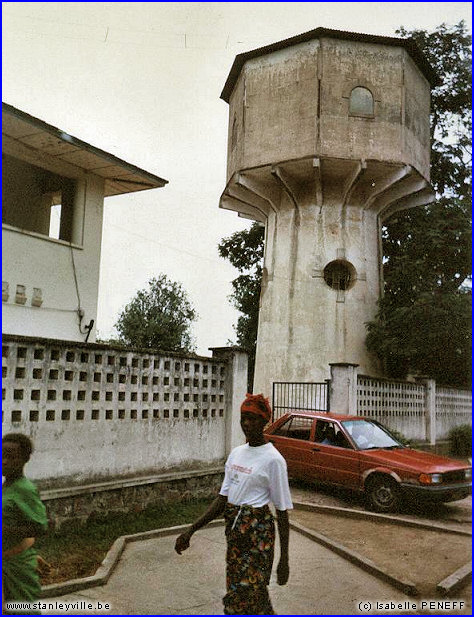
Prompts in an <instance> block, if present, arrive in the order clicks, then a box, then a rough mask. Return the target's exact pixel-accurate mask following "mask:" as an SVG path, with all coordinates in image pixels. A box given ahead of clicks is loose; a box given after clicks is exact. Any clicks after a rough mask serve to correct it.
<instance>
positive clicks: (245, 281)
mask: <svg viewBox="0 0 474 617" xmlns="http://www.w3.org/2000/svg"><path fill="white" fill-rule="evenodd" d="M263 239H264V228H263V227H262V226H261V225H258V224H257V223H253V225H252V226H251V227H250V229H245V230H243V231H238V232H236V233H234V234H232V236H230V237H228V238H223V239H222V240H221V242H220V243H219V245H218V251H219V255H220V256H221V257H223V258H224V259H228V260H229V261H230V263H231V264H232V265H233V266H234V267H235V268H237V270H238V271H239V272H240V273H241V274H240V276H238V277H237V278H236V279H234V280H233V281H232V287H233V288H234V291H233V292H232V295H231V296H230V300H231V302H232V304H233V305H234V306H235V308H236V309H237V310H239V311H240V312H241V313H242V315H240V316H239V318H238V321H237V324H236V325H235V326H234V327H235V331H236V334H237V344H238V345H240V347H243V348H244V349H245V350H246V351H247V352H248V354H249V373H248V391H249V392H252V387H253V373H254V368H255V350H256V346H257V331H258V309H259V301H260V287H261V281H262V262H263Z"/></svg>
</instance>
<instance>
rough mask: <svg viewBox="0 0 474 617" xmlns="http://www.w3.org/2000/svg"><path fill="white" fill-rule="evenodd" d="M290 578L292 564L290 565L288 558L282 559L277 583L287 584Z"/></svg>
mask: <svg viewBox="0 0 474 617" xmlns="http://www.w3.org/2000/svg"><path fill="white" fill-rule="evenodd" d="M289 578H290V566H289V565H288V559H280V562H279V564H278V567H277V583H278V584H279V585H286V583H287V582H288V579H289Z"/></svg>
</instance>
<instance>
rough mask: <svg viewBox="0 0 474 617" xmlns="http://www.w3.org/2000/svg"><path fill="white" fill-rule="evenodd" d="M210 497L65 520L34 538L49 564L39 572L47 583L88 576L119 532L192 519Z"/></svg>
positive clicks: (159, 526) (177, 523) (43, 581)
mask: <svg viewBox="0 0 474 617" xmlns="http://www.w3.org/2000/svg"><path fill="white" fill-rule="evenodd" d="M211 501H212V499H199V500H193V501H188V502H184V503H175V504H166V505H159V506H149V507H147V508H145V509H143V510H142V511H140V512H116V513H113V514H107V515H105V516H95V517H94V518H93V519H89V521H88V522H87V523H86V524H85V525H84V524H79V523H69V524H67V525H64V526H63V527H62V528H61V529H60V530H58V531H53V532H51V533H49V534H48V535H47V536H44V537H42V538H38V539H37V541H36V544H35V546H36V548H37V550H38V552H39V554H40V556H41V557H42V558H43V559H44V560H45V561H46V562H47V563H48V564H50V566H51V570H50V571H49V572H44V573H42V574H41V583H42V584H43V585H49V584H51V583H59V582H62V581H67V580H69V579H72V578H82V577H84V576H91V575H92V574H94V572H95V571H96V570H97V568H98V567H99V565H100V564H101V562H102V560H103V559H104V557H105V555H106V554H107V551H108V550H109V549H110V547H111V546H112V544H113V543H114V541H115V540H116V539H117V538H118V537H119V536H124V535H129V534H133V533H139V532H140V531H149V530H151V529H159V528H161V527H172V526H174V525H184V524H186V523H192V522H193V521H194V520H195V519H196V518H198V516H200V515H201V514H202V513H203V512H204V510H205V509H206V508H207V506H208V505H209V504H210V503H211Z"/></svg>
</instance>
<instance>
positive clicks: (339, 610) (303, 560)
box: [42, 527, 415, 615]
mask: <svg viewBox="0 0 474 617" xmlns="http://www.w3.org/2000/svg"><path fill="white" fill-rule="evenodd" d="M173 546H174V536H169V537H163V538H155V539H152V540H145V541H139V542H134V543H131V544H128V545H127V547H126V549H125V551H124V553H123V555H122V558H121V560H120V563H119V564H118V566H117V567H116V569H115V571H114V573H113V574H112V576H111V577H110V579H109V582H108V583H107V584H106V585H104V586H103V587H94V588H91V589H86V590H84V591H82V592H78V593H76V594H70V595H68V596H62V597H58V598H48V599H45V600H43V601H42V602H45V603H60V602H61V603H65V602H69V603H75V602H81V603H82V604H80V605H79V610H76V611H73V610H68V611H67V612H66V611H65V610H48V609H45V610H43V611H42V612H43V614H44V615H61V614H107V613H108V614H113V615H151V614H155V615H221V614H222V604H221V598H222V596H223V594H224V589H225V578H224V571H225V560H224V557H225V539H224V529H223V527H216V528H208V529H203V530H201V531H199V532H197V534H196V535H195V536H194V537H193V541H192V545H191V548H190V549H189V550H188V551H186V552H185V553H183V554H182V555H181V556H179V555H177V554H176V553H175V552H174V549H173ZM290 564H291V567H292V570H291V575H290V581H289V583H288V585H286V586H284V587H279V586H278V585H277V584H276V582H275V581H274V580H273V579H272V582H271V585H270V593H271V596H272V599H273V603H274V608H275V611H276V612H277V613H278V614H281V615H292V614H293V615H294V614H299V615H315V614H321V615H334V614H349V615H351V614H354V615H358V614H370V613H372V614H378V613H379V611H378V610H376V609H375V602H376V601H379V602H402V603H404V602H414V601H415V600H414V599H413V598H410V597H409V596H406V595H405V594H403V593H402V592H401V591H398V590H396V589H394V588H393V587H391V586H390V585H388V584H386V583H384V582H382V581H380V580H378V579H376V578H374V577H373V576H371V575H370V574H367V573H366V572H364V571H363V570H361V569H360V568H358V567H356V566H354V565H352V564H350V563H349V562H348V561H346V560H345V559H343V558H342V557H339V556H337V555H336V554H335V553H333V552H332V551H330V550H328V549H326V548H324V547H322V546H320V545H318V544H316V543H314V542H313V541H311V540H310V539H308V538H305V537H304V536H303V535H301V534H300V533H298V532H295V531H293V532H292V534H291V546H290ZM97 602H101V603H102V605H103V604H105V603H108V604H109V605H110V610H108V611H104V610H102V611H101V610H89V609H87V610H85V607H86V604H85V603H90V604H92V605H93V606H94V607H97V604H96V603H97ZM360 602H364V603H365V605H364V608H363V609H362V610H361V611H359V610H358V605H359V603H360ZM367 603H371V606H372V609H373V610H372V611H371V610H370V609H369V604H367ZM397 612H399V613H401V614H406V612H407V611H404V610H403V611H397ZM392 614H393V613H392Z"/></svg>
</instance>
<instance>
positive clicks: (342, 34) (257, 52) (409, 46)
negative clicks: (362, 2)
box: [220, 28, 440, 103]
mask: <svg viewBox="0 0 474 617" xmlns="http://www.w3.org/2000/svg"><path fill="white" fill-rule="evenodd" d="M323 37H326V38H331V39H344V40H347V41H360V42H362V43H378V44H380V45H391V46H394V47H403V48H404V49H406V50H407V51H408V53H409V54H410V56H411V57H412V58H413V60H414V62H415V63H416V65H417V66H418V68H419V69H420V71H421V72H422V73H423V75H424V76H425V77H426V79H427V80H428V82H429V83H430V85H431V86H432V87H433V86H437V85H439V84H440V79H439V76H438V75H437V74H436V72H435V71H434V69H433V67H432V66H431V65H430V64H429V62H428V60H427V59H426V57H425V55H424V54H423V53H422V52H421V51H420V49H419V48H418V47H417V45H416V44H415V42H414V41H413V39H401V38H398V37H393V36H378V35H375V34H362V33H359V32H347V31H345V30H332V29H331V28H316V29H314V30H309V31H308V32H304V33H303V34H298V35H297V36H292V37H291V38H289V39H284V40H283V41H278V42H276V43H272V44H271V45H266V46H265V47H259V48H258V49H253V50H251V51H247V52H245V53H243V54H238V55H237V56H236V57H235V60H234V63H233V65H232V67H231V69H230V73H229V76H228V77H227V81H226V82H225V85H224V88H223V90H222V93H221V97H220V98H221V99H223V100H224V101H225V102H226V103H228V102H229V99H230V95H231V94H232V90H233V89H234V86H235V84H236V82H237V79H238V77H239V75H240V71H241V70H242V67H243V66H244V64H245V63H246V62H247V60H250V59H252V58H258V57H259V56H265V55H266V54H270V53H272V52H274V51H278V50H280V49H285V48H286V47H292V46H293V45H297V44H299V43H306V42H307V41H312V40H313V39H320V38H323Z"/></svg>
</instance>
